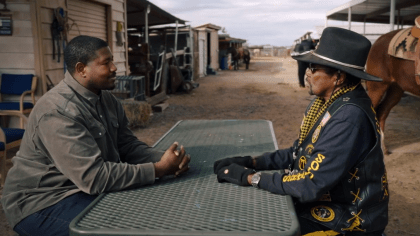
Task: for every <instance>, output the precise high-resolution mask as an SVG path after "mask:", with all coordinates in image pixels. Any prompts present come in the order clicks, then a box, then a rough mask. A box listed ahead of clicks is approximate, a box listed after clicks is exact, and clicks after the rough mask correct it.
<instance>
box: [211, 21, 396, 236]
mask: <svg viewBox="0 0 420 236" xmlns="http://www.w3.org/2000/svg"><path fill="white" fill-rule="evenodd" d="M370 47H371V43H370V42H369V40H368V39H366V38H365V37H364V36H362V35H359V34H357V33H354V32H352V31H349V30H345V29H341V28H334V27H329V28H326V29H325V30H324V32H323V34H322V36H321V39H320V43H319V45H318V47H317V49H315V50H314V51H311V52H308V53H306V54H304V55H302V54H301V55H298V56H294V57H293V58H294V59H296V60H298V61H303V62H308V63H310V66H309V68H308V70H307V71H306V75H307V82H308V84H309V93H310V94H313V95H316V98H315V99H314V100H313V101H312V102H311V103H310V105H309V106H308V108H307V110H306V112H305V115H304V118H303V122H302V125H301V127H300V134H299V138H298V139H297V140H296V141H295V143H294V144H293V147H291V148H289V149H284V150H277V151H275V152H273V153H265V154H263V155H261V156H257V157H250V156H247V157H232V158H225V159H222V160H218V161H216V162H215V163H214V172H215V174H217V179H218V181H219V182H232V183H235V184H239V185H243V186H246V185H253V186H254V187H257V188H261V189H265V190H268V191H270V192H273V193H277V194H282V195H291V196H292V197H293V198H294V200H295V206H296V212H297V214H298V218H299V222H300V227H301V233H302V235H304V236H305V235H308V236H309V235H313V236H314V235H344V234H345V235H346V236H348V235H351V236H356V235H357V236H358V235H364V236H367V235H369V236H377V235H378V236H380V235H381V234H382V233H383V231H384V229H385V227H386V225H387V223H388V201H389V195H388V186H387V185H388V183H387V178H386V170H385V165H384V161H383V153H382V150H381V145H380V130H379V126H378V122H377V120H376V118H375V111H374V109H373V107H372V104H371V101H370V99H369V97H368V96H367V94H366V92H365V90H364V88H363V87H362V85H361V84H360V81H361V79H364V80H372V81H381V79H379V78H377V77H374V76H371V75H369V74H367V73H365V72H364V66H365V63H366V59H367V56H368V53H369V50H370ZM253 169H255V170H279V169H289V171H286V172H288V173H274V174H268V173H261V172H256V173H255V171H254V170H253Z"/></svg>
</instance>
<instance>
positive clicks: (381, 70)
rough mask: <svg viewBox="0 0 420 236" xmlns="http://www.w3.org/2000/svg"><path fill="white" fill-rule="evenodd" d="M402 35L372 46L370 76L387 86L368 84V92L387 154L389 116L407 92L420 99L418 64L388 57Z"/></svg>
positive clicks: (394, 32)
mask: <svg viewBox="0 0 420 236" xmlns="http://www.w3.org/2000/svg"><path fill="white" fill-rule="evenodd" d="M399 31H400V30H395V31H391V32H389V33H387V34H384V35H382V36H381V37H380V38H378V40H376V42H375V43H374V44H373V45H372V48H371V50H370V52H369V56H368V59H367V62H366V72H367V73H369V74H371V75H374V76H377V77H380V78H382V79H383V82H372V81H367V82H366V88H367V91H368V94H369V97H370V98H371V99H372V104H373V106H374V108H375V110H376V112H377V114H376V115H377V118H378V121H379V124H380V128H381V130H382V145H383V146H382V148H383V151H384V153H386V154H389V151H388V150H387V149H386V147H385V145H384V140H383V137H384V135H383V132H384V129H385V120H386V118H387V117H388V115H389V112H390V111H391V109H392V108H393V107H394V106H395V105H397V103H398V102H399V101H400V100H401V97H402V96H403V94H404V91H407V92H409V93H411V94H414V95H417V96H420V85H418V84H417V83H416V80H415V73H414V71H415V69H414V68H415V65H414V61H410V60H404V59H400V58H396V57H393V56H390V55H388V45H389V43H390V41H391V39H392V37H393V36H394V35H396V34H397V33H398V32H399Z"/></svg>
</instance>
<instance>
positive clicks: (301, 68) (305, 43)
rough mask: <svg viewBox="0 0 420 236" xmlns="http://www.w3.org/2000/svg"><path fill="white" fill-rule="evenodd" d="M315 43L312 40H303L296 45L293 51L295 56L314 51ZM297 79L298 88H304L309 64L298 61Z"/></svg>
mask: <svg viewBox="0 0 420 236" xmlns="http://www.w3.org/2000/svg"><path fill="white" fill-rule="evenodd" d="M315 46H316V43H315V42H314V41H313V40H312V39H305V40H302V42H300V43H298V44H296V46H295V49H294V50H293V51H294V53H295V54H297V53H299V54H301V53H305V52H308V51H310V50H313V49H315ZM297 63H298V77H299V86H300V87H302V88H304V87H305V72H306V69H307V68H308V67H309V63H307V62H302V61H298V62H297Z"/></svg>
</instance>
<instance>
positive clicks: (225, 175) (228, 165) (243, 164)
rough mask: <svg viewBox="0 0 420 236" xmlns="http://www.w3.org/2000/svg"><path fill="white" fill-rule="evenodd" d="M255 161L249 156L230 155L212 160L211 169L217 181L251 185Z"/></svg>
mask: <svg viewBox="0 0 420 236" xmlns="http://www.w3.org/2000/svg"><path fill="white" fill-rule="evenodd" d="M254 168H255V162H254V159H253V158H252V157H250V156H244V157H240V156H239V157H230V158H225V159H222V160H218V161H215V162H214V165H213V171H214V173H215V174H217V181H219V183H222V182H229V183H233V184H237V185H240V186H247V185H251V177H252V175H253V174H254V173H255V171H254Z"/></svg>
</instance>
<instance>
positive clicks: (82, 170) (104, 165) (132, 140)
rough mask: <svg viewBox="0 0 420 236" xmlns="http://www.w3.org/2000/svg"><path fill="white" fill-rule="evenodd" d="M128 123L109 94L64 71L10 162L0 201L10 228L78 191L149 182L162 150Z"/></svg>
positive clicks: (32, 118)
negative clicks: (145, 140)
mask: <svg viewBox="0 0 420 236" xmlns="http://www.w3.org/2000/svg"><path fill="white" fill-rule="evenodd" d="M127 125H128V120H127V117H126V116H125V113H124V109H123V107H122V105H121V103H120V102H119V101H118V100H117V99H116V98H115V97H114V96H113V95H112V94H111V93H110V92H108V91H101V93H100V95H99V96H98V95H96V94H94V93H92V92H91V91H89V90H88V89H86V88H85V87H83V86H82V85H80V84H79V83H78V82H77V81H76V80H75V79H74V78H73V77H72V76H71V75H70V74H69V73H66V75H65V78H64V80H63V81H61V82H60V83H59V84H58V85H57V86H56V87H54V88H53V89H52V90H50V91H49V92H48V93H46V94H45V95H44V96H42V97H41V99H40V100H39V101H38V102H37V104H36V105H35V107H34V109H33V110H32V112H31V114H30V116H29V119H28V124H27V127H26V131H25V134H24V136H23V139H22V143H21V146H20V150H19V152H18V153H17V154H16V156H15V157H14V158H13V159H12V162H13V167H12V168H11V169H10V171H9V173H8V176H7V179H6V184H5V187H4V190H3V197H2V200H1V202H2V205H3V209H4V211H5V213H6V217H7V219H8V221H9V223H10V225H11V226H12V227H14V226H15V225H16V224H17V223H18V222H19V221H21V220H22V219H24V218H25V217H26V216H28V215H30V214H32V213H35V212H37V211H39V210H42V209H44V208H46V207H48V206H51V205H53V204H56V203H58V202H59V201H60V200H62V199H64V198H65V197H67V196H70V195H72V194H74V193H77V192H80V191H83V192H85V193H88V194H92V195H96V194H100V193H103V192H109V191H118V190H122V189H126V188H131V187H136V186H140V185H145V184H152V183H154V181H155V171H154V166H153V162H157V161H159V160H160V158H161V157H162V155H163V152H162V151H155V150H153V149H152V148H150V147H149V146H147V145H146V144H145V143H143V142H141V141H139V140H138V139H137V138H136V137H135V136H134V135H133V133H132V132H131V130H130V129H129V128H128V127H127Z"/></svg>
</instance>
